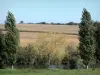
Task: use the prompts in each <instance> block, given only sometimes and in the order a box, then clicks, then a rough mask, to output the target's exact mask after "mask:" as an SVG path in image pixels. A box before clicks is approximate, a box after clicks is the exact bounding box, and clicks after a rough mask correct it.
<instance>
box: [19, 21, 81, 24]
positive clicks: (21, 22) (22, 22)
mask: <svg viewBox="0 0 100 75" xmlns="http://www.w3.org/2000/svg"><path fill="white" fill-rule="evenodd" d="M19 24H51V25H79V23H76V22H68V23H54V22H51V23H47V22H39V23H32V22H29V23H24V21H20V23H19Z"/></svg>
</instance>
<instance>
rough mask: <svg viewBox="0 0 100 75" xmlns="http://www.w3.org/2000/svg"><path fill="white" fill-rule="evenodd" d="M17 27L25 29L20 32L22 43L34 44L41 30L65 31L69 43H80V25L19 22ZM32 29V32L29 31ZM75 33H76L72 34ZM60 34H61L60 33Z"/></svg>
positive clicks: (0, 26)
mask: <svg viewBox="0 0 100 75" xmlns="http://www.w3.org/2000/svg"><path fill="white" fill-rule="evenodd" d="M17 28H18V29H19V30H23V31H24V32H20V41H21V45H22V46H25V45H27V44H29V43H30V44H33V43H35V42H36V40H37V34H40V33H41V32H54V33H55V32H56V33H58V34H59V33H65V34H64V35H65V36H66V40H67V43H68V44H75V45H77V44H78V43H79V41H78V35H76V34H78V30H79V28H78V26H75V25H73V26H69V25H41V24H17ZM0 29H4V25H0ZM27 31H31V32H27ZM71 34H75V35H71ZM59 35H60V34H59Z"/></svg>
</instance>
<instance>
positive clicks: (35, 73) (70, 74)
mask: <svg viewBox="0 0 100 75" xmlns="http://www.w3.org/2000/svg"><path fill="white" fill-rule="evenodd" d="M0 75H100V69H95V70H92V69H89V70H85V69H84V70H50V69H20V70H18V69H17V70H10V69H4V70H0Z"/></svg>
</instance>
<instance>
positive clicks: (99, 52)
mask: <svg viewBox="0 0 100 75" xmlns="http://www.w3.org/2000/svg"><path fill="white" fill-rule="evenodd" d="M94 26H95V34H96V35H95V38H96V53H95V56H96V59H97V61H98V60H99V61H100V37H99V36H100V23H99V22H95V23H94Z"/></svg>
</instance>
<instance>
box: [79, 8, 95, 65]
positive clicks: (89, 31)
mask: <svg viewBox="0 0 100 75" xmlns="http://www.w3.org/2000/svg"><path fill="white" fill-rule="evenodd" d="M79 41H80V43H79V50H80V55H81V58H82V59H83V63H84V64H85V65H88V64H89V63H90V62H91V60H92V59H93V58H94V53H95V40H94V28H93V24H92V20H91V15H90V13H89V12H88V11H87V10H86V9H83V14H82V19H81V23H80V25H79Z"/></svg>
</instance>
